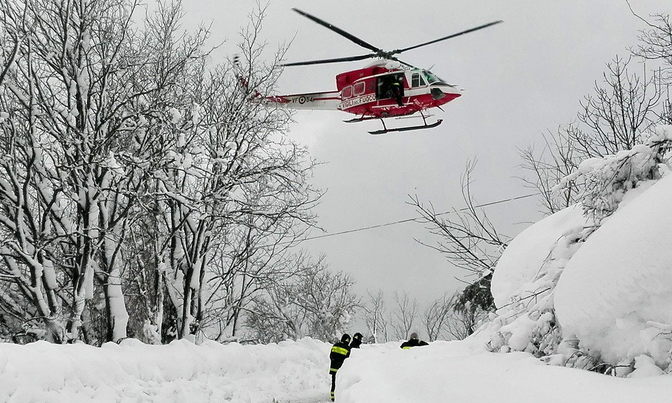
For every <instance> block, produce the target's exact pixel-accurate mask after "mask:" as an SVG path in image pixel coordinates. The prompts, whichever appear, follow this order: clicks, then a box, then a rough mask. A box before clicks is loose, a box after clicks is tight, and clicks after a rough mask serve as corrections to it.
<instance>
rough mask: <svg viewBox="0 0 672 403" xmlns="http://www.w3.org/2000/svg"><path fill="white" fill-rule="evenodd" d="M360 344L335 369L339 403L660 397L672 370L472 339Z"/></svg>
mask: <svg viewBox="0 0 672 403" xmlns="http://www.w3.org/2000/svg"><path fill="white" fill-rule="evenodd" d="M365 347H367V348H363V349H362V350H361V351H355V353H354V354H353V355H352V357H351V358H349V359H348V360H347V361H346V363H345V365H344V366H343V368H342V369H341V371H340V372H339V374H338V375H339V378H338V382H337V387H336V402H337V403H414V402H418V403H420V402H422V403H445V402H479V403H481V402H482V403H490V402H492V403H495V402H516V403H539V402H544V403H556V402H557V403H567V402H572V403H584V402H585V403H595V402H600V401H606V402H612V403H620V402H624V403H625V402H647V403H663V402H668V401H669V392H670V390H672V377H670V376H658V377H652V378H644V379H624V378H615V377H608V376H604V375H600V374H596V373H593V372H587V371H580V370H577V369H571V368H563V367H554V366H547V365H545V364H544V363H542V362H541V361H539V360H538V359H535V358H534V357H533V356H531V355H530V354H526V353H511V354H493V353H490V352H487V351H485V349H484V348H483V345H482V344H481V343H477V342H474V341H459V342H433V343H430V345H429V346H426V347H416V348H413V349H410V350H402V349H400V348H399V344H398V343H387V344H384V345H375V346H365Z"/></svg>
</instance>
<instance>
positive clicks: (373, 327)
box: [363, 290, 388, 343]
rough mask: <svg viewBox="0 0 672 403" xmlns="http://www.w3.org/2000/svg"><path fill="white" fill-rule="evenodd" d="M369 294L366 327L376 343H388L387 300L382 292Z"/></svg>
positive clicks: (365, 306)
mask: <svg viewBox="0 0 672 403" xmlns="http://www.w3.org/2000/svg"><path fill="white" fill-rule="evenodd" d="M367 294H368V302H367V303H366V304H365V305H364V307H363V310H364V322H365V323H366V327H367V329H368V331H369V333H371V336H372V337H373V341H374V343H381V342H386V341H387V340H388V334H387V320H386V319H385V316H386V307H385V298H384V294H383V291H382V290H378V292H377V293H376V294H371V293H370V292H368V293H367Z"/></svg>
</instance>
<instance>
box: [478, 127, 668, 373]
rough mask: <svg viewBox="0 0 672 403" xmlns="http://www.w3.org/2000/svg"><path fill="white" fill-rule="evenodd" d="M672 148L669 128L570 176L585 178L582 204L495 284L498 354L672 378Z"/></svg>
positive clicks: (543, 228)
mask: <svg viewBox="0 0 672 403" xmlns="http://www.w3.org/2000/svg"><path fill="white" fill-rule="evenodd" d="M670 141H672V126H661V127H658V128H657V129H656V130H655V132H653V133H652V135H651V139H650V140H649V141H648V143H647V144H645V145H638V146H635V147H633V149H632V150H626V151H622V152H619V153H618V154H616V155H611V156H606V157H605V158H601V159H597V158H595V159H590V160H587V161H584V163H582V164H581V165H580V167H579V169H578V171H577V172H576V173H573V174H572V175H570V176H569V177H568V178H566V179H567V180H570V179H571V180H575V179H577V178H579V177H580V176H583V177H584V178H583V180H584V183H585V184H586V189H587V191H586V193H585V195H584V198H583V202H582V204H580V205H576V206H572V207H569V208H567V209H565V210H562V211H559V212H558V213H556V214H554V215H551V216H549V217H546V218H544V219H542V220H541V221H539V222H537V223H535V224H534V225H532V226H530V227H529V228H527V229H526V230H525V231H523V232H522V233H521V234H519V235H518V236H517V237H516V238H515V239H514V240H513V241H512V242H511V244H510V245H509V246H508V247H507V248H506V250H505V251H504V253H503V255H502V257H501V259H500V260H499V263H498V264H497V266H496V269H495V272H494V275H493V278H492V287H491V290H492V293H493V296H494V298H495V303H496V305H497V307H498V310H497V314H496V315H493V318H492V322H491V323H489V324H487V325H486V326H485V327H484V328H482V329H481V331H482V333H484V334H485V335H487V336H488V337H489V340H488V341H487V343H488V346H489V347H490V349H491V350H492V351H502V352H508V351H526V352H529V353H533V354H535V355H537V356H545V359H546V361H547V362H549V363H551V364H555V365H563V366H572V367H581V368H597V367H599V366H602V367H603V368H605V369H606V371H608V372H609V373H613V374H615V375H619V376H630V377H640V376H650V375H656V374H661V373H663V372H666V373H670V372H672V365H671V362H670V360H671V357H672V310H671V309H670V307H672V248H671V247H670V236H669V231H670V228H671V227H672V214H670V206H671V205H672V174H671V173H670V161H669V156H663V154H662V153H660V151H661V150H662V149H661V147H666V146H667V144H669V142H670ZM666 142H667V143H666ZM661 144H662V145H661ZM665 160H667V161H665ZM660 161H663V162H660ZM586 212H587V213H586ZM633 370H634V372H633Z"/></svg>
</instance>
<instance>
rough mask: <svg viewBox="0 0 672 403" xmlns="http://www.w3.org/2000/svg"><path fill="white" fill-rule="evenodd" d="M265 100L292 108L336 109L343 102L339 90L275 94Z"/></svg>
mask: <svg viewBox="0 0 672 403" xmlns="http://www.w3.org/2000/svg"><path fill="white" fill-rule="evenodd" d="M264 101H265V102H269V103H274V104H278V105H280V106H283V107H287V108H290V109H313V110H336V109H337V108H338V105H339V104H340V103H341V96H340V94H339V92H338V91H327V92H311V93H306V94H294V95H275V96H270V97H265V98H264Z"/></svg>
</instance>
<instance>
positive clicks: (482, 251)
mask: <svg viewBox="0 0 672 403" xmlns="http://www.w3.org/2000/svg"><path fill="white" fill-rule="evenodd" d="M475 164H476V163H475V161H472V162H469V163H468V164H467V167H466V170H465V172H464V174H463V175H462V196H463V199H464V201H465V203H466V207H465V208H464V209H462V210H453V211H452V212H451V213H452V214H451V215H450V216H449V217H448V218H446V219H444V218H443V217H442V215H443V214H445V213H442V214H438V213H437V212H436V211H435V210H434V207H433V206H432V205H431V203H430V204H429V205H425V204H423V203H422V202H421V201H420V200H419V199H418V197H417V196H415V197H411V201H410V202H409V204H410V205H411V206H413V207H415V209H416V211H417V212H418V213H419V214H420V215H421V216H422V218H423V219H424V220H425V221H426V222H427V223H428V224H429V231H430V232H431V233H432V234H435V235H437V236H438V237H439V239H440V240H439V241H437V243H436V245H427V244H425V243H422V242H420V241H418V242H419V243H421V244H423V245H425V246H428V247H430V248H432V249H435V250H437V251H438V252H440V253H442V254H443V255H444V256H446V258H447V259H448V260H449V261H450V262H451V263H452V264H454V265H455V266H456V267H458V268H460V269H463V270H465V271H467V272H469V273H471V274H475V275H478V276H482V275H485V274H487V273H489V271H490V270H492V268H493V267H494V265H495V263H496V262H497V259H499V256H500V255H501V252H502V250H503V249H504V248H505V247H506V246H507V242H508V237H506V236H504V235H502V234H500V233H499V232H498V231H497V229H496V228H495V226H494V225H493V224H492V222H491V221H490V219H489V218H488V216H487V214H485V212H484V211H483V210H482V209H479V208H478V207H476V203H475V202H474V199H473V197H472V194H471V173H472V171H473V169H474V167H475ZM453 217H454V218H453Z"/></svg>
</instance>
